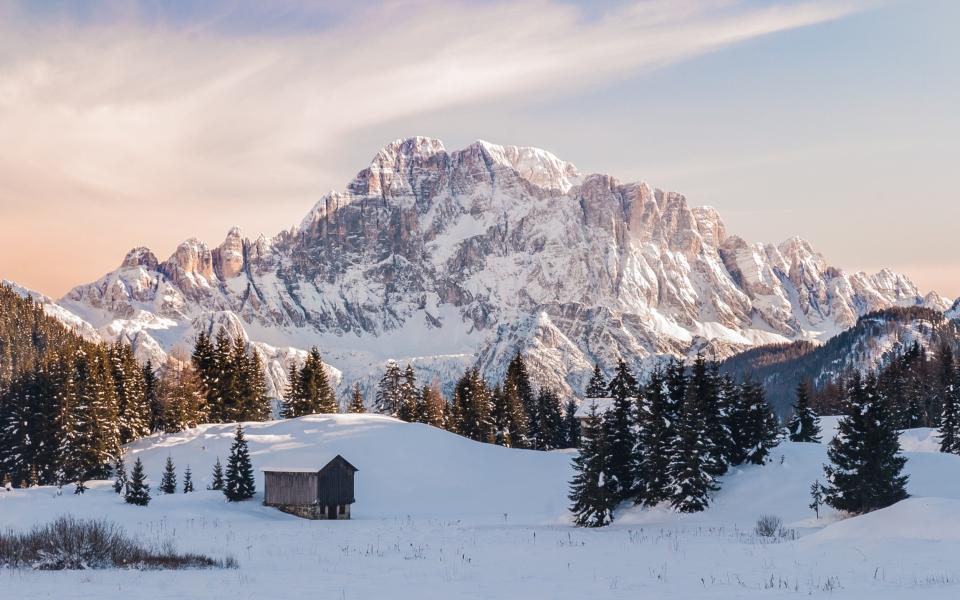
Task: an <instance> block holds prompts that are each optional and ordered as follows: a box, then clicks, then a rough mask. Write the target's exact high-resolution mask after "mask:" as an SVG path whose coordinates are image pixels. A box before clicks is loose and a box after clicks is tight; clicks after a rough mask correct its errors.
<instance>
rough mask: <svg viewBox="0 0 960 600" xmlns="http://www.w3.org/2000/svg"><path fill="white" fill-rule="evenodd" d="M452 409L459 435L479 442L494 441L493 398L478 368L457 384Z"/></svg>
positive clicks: (470, 370)
mask: <svg viewBox="0 0 960 600" xmlns="http://www.w3.org/2000/svg"><path fill="white" fill-rule="evenodd" d="M452 407H453V417H454V427H455V431H456V432H457V433H459V434H460V435H462V436H464V437H468V438H470V439H472V440H476V441H478V442H488V443H489V442H492V441H493V420H492V412H493V403H492V398H491V395H490V391H489V389H488V388H487V385H486V383H485V382H484V381H483V378H482V377H481V376H480V371H479V369H477V368H476V367H474V368H472V369H468V370H467V372H466V373H464V374H463V377H461V378H460V380H459V381H458V382H457V387H456V389H455V391H454V395H453V405H452Z"/></svg>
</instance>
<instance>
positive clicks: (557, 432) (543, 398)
mask: <svg viewBox="0 0 960 600" xmlns="http://www.w3.org/2000/svg"><path fill="white" fill-rule="evenodd" d="M537 414H539V415H540V432H539V433H540V437H539V438H538V439H536V440H534V444H535V447H536V448H538V449H540V450H555V449H556V448H562V447H563V446H564V435H563V409H562V407H561V406H560V396H559V395H558V394H557V392H556V391H554V390H553V388H550V387H546V386H544V387H541V388H540V392H539V393H538V394H537Z"/></svg>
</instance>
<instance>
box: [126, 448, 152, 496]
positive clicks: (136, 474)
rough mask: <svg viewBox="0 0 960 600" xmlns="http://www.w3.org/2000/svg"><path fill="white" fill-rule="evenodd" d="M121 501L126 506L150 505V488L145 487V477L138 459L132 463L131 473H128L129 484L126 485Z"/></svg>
mask: <svg viewBox="0 0 960 600" xmlns="http://www.w3.org/2000/svg"><path fill="white" fill-rule="evenodd" d="M123 500H124V502H126V503H127V504H135V505H137V506H146V505H148V504H150V486H149V485H147V477H146V475H145V474H144V472H143V463H142V462H141V461H140V459H139V458H138V459H137V461H136V462H135V463H133V471H131V472H130V483H129V485H127V490H126V493H125V494H124V496H123Z"/></svg>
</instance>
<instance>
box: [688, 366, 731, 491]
mask: <svg viewBox="0 0 960 600" xmlns="http://www.w3.org/2000/svg"><path fill="white" fill-rule="evenodd" d="M718 383H719V381H718V376H717V372H716V368H715V366H714V365H713V364H711V363H708V362H707V360H706V359H705V358H704V357H703V355H702V354H698V355H697V357H696V359H695V360H694V362H693V366H692V367H691V369H690V377H689V379H688V380H687V383H686V397H685V398H684V404H685V405H686V404H693V406H694V407H695V410H696V412H697V413H699V423H700V425H701V427H703V429H702V430H701V433H700V435H701V438H702V442H703V452H704V454H703V459H704V461H705V462H704V464H705V465H706V469H707V470H708V471H709V472H710V474H711V475H712V476H714V477H718V476H720V475H723V474H724V473H726V471H727V461H726V457H725V456H724V454H725V450H726V448H727V446H728V440H727V436H728V432H727V431H725V428H724V420H723V418H722V416H721V414H720V389H719V385H718Z"/></svg>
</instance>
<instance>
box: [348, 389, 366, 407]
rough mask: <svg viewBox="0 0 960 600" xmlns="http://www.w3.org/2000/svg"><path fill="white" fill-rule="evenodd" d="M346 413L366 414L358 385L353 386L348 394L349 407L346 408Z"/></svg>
mask: <svg viewBox="0 0 960 600" xmlns="http://www.w3.org/2000/svg"><path fill="white" fill-rule="evenodd" d="M347 412H351V413H365V412H367V406H366V404H364V402H363V392H361V391H360V384H359V383H354V384H353V391H351V392H350V405H349V406H348V407H347Z"/></svg>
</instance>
